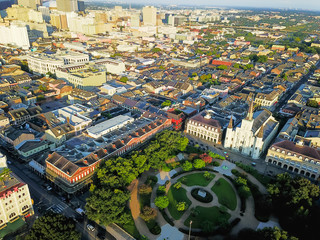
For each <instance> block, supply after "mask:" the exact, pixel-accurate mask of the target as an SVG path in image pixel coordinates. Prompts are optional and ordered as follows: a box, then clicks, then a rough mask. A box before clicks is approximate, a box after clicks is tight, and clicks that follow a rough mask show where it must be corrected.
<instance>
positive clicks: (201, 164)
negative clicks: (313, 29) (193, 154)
mask: <svg viewBox="0 0 320 240" xmlns="http://www.w3.org/2000/svg"><path fill="white" fill-rule="evenodd" d="M193 166H194V168H196V169H200V168H204V167H205V166H206V163H205V162H204V161H203V160H202V159H196V160H194V162H193Z"/></svg>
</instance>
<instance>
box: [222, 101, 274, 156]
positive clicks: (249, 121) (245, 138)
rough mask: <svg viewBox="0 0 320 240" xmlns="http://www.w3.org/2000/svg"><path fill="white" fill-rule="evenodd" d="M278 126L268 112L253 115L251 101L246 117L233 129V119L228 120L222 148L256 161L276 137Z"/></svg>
mask: <svg viewBox="0 0 320 240" xmlns="http://www.w3.org/2000/svg"><path fill="white" fill-rule="evenodd" d="M278 126H279V123H278V122H277V121H276V120H275V119H274V118H273V117H272V113H271V112H270V111H268V110H263V111H258V112H256V113H253V101H251V102H250V106H249V111H248V115H247V117H246V118H245V119H243V120H242V121H241V123H240V124H238V125H237V126H235V128H234V127H233V119H232V118H231V119H230V122H229V125H228V128H227V132H226V137H225V141H224V147H225V148H230V149H232V150H235V151H239V152H240V153H241V154H244V155H248V156H251V157H252V158H253V159H258V158H259V157H260V155H261V153H262V152H263V151H264V150H265V149H266V148H267V146H268V144H269V143H270V142H271V140H272V139H273V137H274V136H275V135H276V133H277V129H278Z"/></svg>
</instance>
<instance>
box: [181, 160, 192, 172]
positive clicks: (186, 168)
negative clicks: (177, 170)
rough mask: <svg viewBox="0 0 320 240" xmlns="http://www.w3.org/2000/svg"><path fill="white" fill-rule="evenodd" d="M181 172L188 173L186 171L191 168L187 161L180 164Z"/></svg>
mask: <svg viewBox="0 0 320 240" xmlns="http://www.w3.org/2000/svg"><path fill="white" fill-rule="evenodd" d="M181 167H182V170H183V171H185V172H188V171H191V170H192V168H193V166H192V163H191V162H189V161H185V163H184V164H182V166H181Z"/></svg>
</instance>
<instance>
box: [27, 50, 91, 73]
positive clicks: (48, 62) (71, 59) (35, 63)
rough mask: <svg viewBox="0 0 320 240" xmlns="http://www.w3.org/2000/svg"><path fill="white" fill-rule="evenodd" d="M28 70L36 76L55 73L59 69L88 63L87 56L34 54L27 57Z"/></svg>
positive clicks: (77, 54)
mask: <svg viewBox="0 0 320 240" xmlns="http://www.w3.org/2000/svg"><path fill="white" fill-rule="evenodd" d="M27 60H28V66H29V69H30V70H32V71H33V72H34V73H37V74H47V73H48V72H51V73H55V72H56V70H57V69H58V68H59V67H63V66H65V65H69V64H80V63H87V62H89V55H87V54H82V53H77V52H59V53H57V54H44V53H34V54H30V55H28V57H27Z"/></svg>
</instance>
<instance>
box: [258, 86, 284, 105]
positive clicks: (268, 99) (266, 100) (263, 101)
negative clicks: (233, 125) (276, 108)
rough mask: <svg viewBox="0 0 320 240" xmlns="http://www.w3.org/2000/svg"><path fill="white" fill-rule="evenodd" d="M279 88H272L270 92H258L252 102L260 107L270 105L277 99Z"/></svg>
mask: <svg viewBox="0 0 320 240" xmlns="http://www.w3.org/2000/svg"><path fill="white" fill-rule="evenodd" d="M279 96H280V90H273V91H272V92H271V93H268V94H266V93H258V94H257V95H256V97H255V99H254V103H255V104H257V105H259V106H261V107H267V108H270V107H272V106H273V105H274V104H275V103H276V102H277V101H278V99H279Z"/></svg>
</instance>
